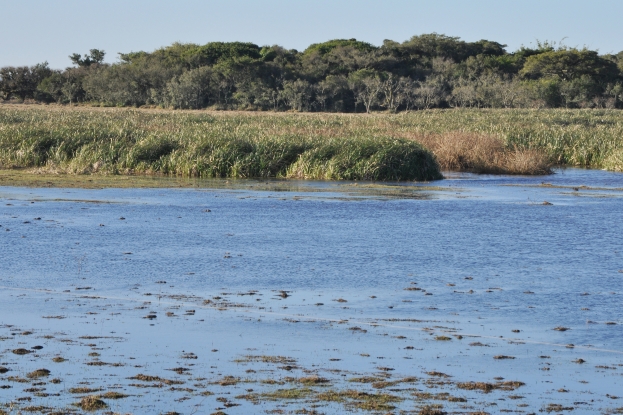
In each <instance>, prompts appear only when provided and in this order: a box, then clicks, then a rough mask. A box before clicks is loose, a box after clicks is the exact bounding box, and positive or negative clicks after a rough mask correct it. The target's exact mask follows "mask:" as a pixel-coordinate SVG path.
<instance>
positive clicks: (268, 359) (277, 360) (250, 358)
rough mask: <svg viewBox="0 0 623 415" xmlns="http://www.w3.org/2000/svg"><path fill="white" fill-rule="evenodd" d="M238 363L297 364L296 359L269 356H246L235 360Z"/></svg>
mask: <svg viewBox="0 0 623 415" xmlns="http://www.w3.org/2000/svg"><path fill="white" fill-rule="evenodd" d="M234 362H236V363H251V362H261V363H275V364H293V363H296V359H293V358H291V357H286V356H268V355H245V356H242V357H240V358H238V359H235V360H234Z"/></svg>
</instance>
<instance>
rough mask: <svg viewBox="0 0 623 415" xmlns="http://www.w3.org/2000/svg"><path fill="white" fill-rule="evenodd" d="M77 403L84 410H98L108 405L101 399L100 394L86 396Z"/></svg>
mask: <svg viewBox="0 0 623 415" xmlns="http://www.w3.org/2000/svg"><path fill="white" fill-rule="evenodd" d="M75 405H76V406H77V407H79V408H80V409H82V410H83V411H97V410H100V409H105V408H107V407H108V405H107V404H106V402H104V401H103V400H101V399H100V398H99V396H96V395H91V396H85V397H84V398H82V399H81V400H80V401H79V402H77V403H76V404H75Z"/></svg>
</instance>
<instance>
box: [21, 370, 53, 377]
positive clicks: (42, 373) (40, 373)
mask: <svg viewBox="0 0 623 415" xmlns="http://www.w3.org/2000/svg"><path fill="white" fill-rule="evenodd" d="M50 373H51V372H50V371H49V370H48V369H37V370H34V371H32V372H30V373H28V374H27V375H26V377H27V378H29V379H38V378H42V377H46V376H50Z"/></svg>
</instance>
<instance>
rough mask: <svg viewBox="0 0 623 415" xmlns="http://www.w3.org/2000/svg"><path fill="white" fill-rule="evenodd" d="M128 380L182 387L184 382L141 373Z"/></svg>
mask: <svg viewBox="0 0 623 415" xmlns="http://www.w3.org/2000/svg"><path fill="white" fill-rule="evenodd" d="M128 379H132V380H140V381H143V382H154V383H158V384H164V385H182V384H184V382H183V381H181V380H171V379H164V378H161V377H159V376H150V375H144V374H142V373H139V374H138V375H136V376H132V377H129V378H128Z"/></svg>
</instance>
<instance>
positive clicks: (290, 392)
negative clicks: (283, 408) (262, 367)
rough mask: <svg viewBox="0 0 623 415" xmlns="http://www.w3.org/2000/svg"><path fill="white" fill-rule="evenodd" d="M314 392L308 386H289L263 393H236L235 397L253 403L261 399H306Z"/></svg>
mask: <svg viewBox="0 0 623 415" xmlns="http://www.w3.org/2000/svg"><path fill="white" fill-rule="evenodd" d="M314 393H315V392H314V390H313V389H309V388H290V389H277V390H275V391H271V392H264V393H248V394H246V395H238V396H236V399H245V400H248V401H251V402H254V403H258V402H261V401H281V400H298V399H306V398H308V397H310V396H311V395H313V394H314Z"/></svg>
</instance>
